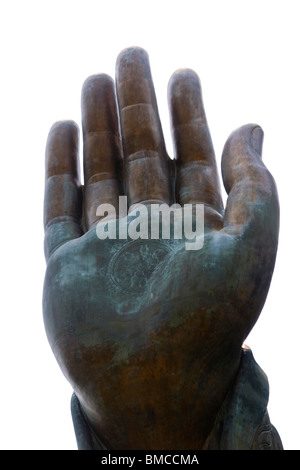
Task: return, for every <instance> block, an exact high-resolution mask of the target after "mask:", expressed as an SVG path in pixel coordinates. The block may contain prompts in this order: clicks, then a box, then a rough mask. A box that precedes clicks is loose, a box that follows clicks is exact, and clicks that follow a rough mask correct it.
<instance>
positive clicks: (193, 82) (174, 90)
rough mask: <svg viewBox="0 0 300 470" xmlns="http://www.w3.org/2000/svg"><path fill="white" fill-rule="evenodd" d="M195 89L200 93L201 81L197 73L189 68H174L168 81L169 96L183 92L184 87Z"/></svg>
mask: <svg viewBox="0 0 300 470" xmlns="http://www.w3.org/2000/svg"><path fill="white" fill-rule="evenodd" d="M187 87H188V88H189V89H195V88H196V89H197V91H198V92H199V91H200V93H201V83H200V78H199V76H198V74H197V73H196V72H195V71H194V70H192V69H190V68H182V69H178V70H176V71H175V72H174V73H173V74H172V75H171V78H170V80H169V83H168V94H169V97H172V96H176V95H178V94H181V93H182V92H185V90H186V88H187Z"/></svg>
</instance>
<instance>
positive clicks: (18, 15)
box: [0, 0, 300, 449]
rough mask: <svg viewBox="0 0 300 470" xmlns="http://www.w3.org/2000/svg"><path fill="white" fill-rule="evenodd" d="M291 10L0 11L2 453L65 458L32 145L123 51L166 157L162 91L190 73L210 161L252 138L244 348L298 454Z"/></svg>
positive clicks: (71, 440) (213, 6)
mask: <svg viewBox="0 0 300 470" xmlns="http://www.w3.org/2000/svg"><path fill="white" fill-rule="evenodd" d="M298 5H299V1H297V0H295V1H293V0H284V1H277V0H259V1H257V0H249V1H248V0H237V1H225V0H220V1H218V0H207V1H205V0H204V1H201V0H184V1H182V0H181V1H177V0H171V1H168V0H160V1H156V0H152V1H143V0H139V1H132V0H121V1H117V0H114V1H107V0H105V1H102V0H98V1H92V0H84V1H76V0H70V1H69V0H59V1H56V0H51V1H42V0H39V1H31V0H27V1H13V0H1V3H0V47H1V59H0V60H1V73H0V79H1V87H0V120H1V123H0V125H1V126H0V132H1V134H0V138H1V140H0V143H1V147H0V151H1V157H0V162H1V166H0V168H1V213H2V217H1V245H0V250H1V273H2V277H1V295H0V301H1V310H0V312H1V321H0V325H1V328H0V335H1V336H0V347H1V351H0V354H1V356H0V357H1V379H0V380H1V388H0V447H1V448H2V449H76V442H75V436H74V432H73V425H72V421H71V414H70V410H69V403H70V397H71V393H72V390H71V387H70V386H69V384H68V383H67V382H66V380H65V378H64V377H63V375H62V373H61V372H60V369H59V367H58V365H57V363H56V361H55V359H54V357H53V355H52V352H51V350H50V347H49V345H48V343H47V339H46V335H45V333H44V327H43V321H42V309H41V298H42V286H43V276H44V270H45V263H44V257H43V226H42V212H43V184H44V149H45V142H46V138H47V133H48V130H49V128H50V126H51V125H52V123H53V122H55V121H56V120H59V119H74V120H76V121H77V122H78V123H79V124H80V119H81V118H80V93H81V86H82V83H83V81H84V80H85V78H86V77H87V76H89V75H91V74H94V73H98V72H106V73H108V74H110V75H112V76H114V68H115V60H116V57H117V55H118V53H119V52H120V51H121V50H122V49H124V48H125V47H128V46H132V45H137V46H141V47H144V48H145V49H147V51H148V53H149V55H150V60H151V65H152V72H153V78H154V82H155V86H156V90H157V96H158V102H159V107H160V111H161V119H162V122H163V127H164V130H165V134H166V141H167V146H168V149H169V152H170V153H171V154H172V145H171V143H170V137H169V121H168V119H169V118H168V109H167V84H168V80H169V77H170V76H171V74H172V73H173V71H175V70H176V69H178V68H181V67H190V68H193V69H195V70H196V71H197V73H198V74H199V76H200V79H201V82H202V89H203V96H204V102H205V106H206V112H207V117H208V121H209V125H210V130H211V134H212V138H213V140H214V144H215V150H216V155H217V159H218V161H220V157H221V153H222V148H223V145H224V143H225V140H226V139H227V137H228V135H229V134H230V133H231V131H232V130H234V129H235V128H236V127H239V126H240V125H242V124H246V123H248V122H256V123H258V124H260V125H261V126H262V127H263V129H264V132H265V142H264V161H265V163H266V164H267V166H268V168H269V169H270V171H271V172H272V174H273V176H274V177H275V179H276V181H277V185H278V190H279V195H280V204H281V231H280V245H279V251H278V257H277V263H276V268H275V272H274V276H273V281H272V285H271V289H270V292H269V296H268V299H267V302H266V304H265V307H264V310H263V312H262V314H261V317H260V319H259V320H258V322H257V324H256V325H255V327H254V329H253V332H252V333H251V334H250V336H249V338H248V339H247V341H246V344H248V345H249V346H250V347H251V348H252V350H253V353H254V356H255V358H256V360H257V362H258V363H259V364H260V366H261V367H262V368H263V369H264V371H265V372H266V373H267V375H268V378H269V383H270V401H269V414H270V417H271V420H272V422H273V423H274V424H275V426H276V427H277V429H278V431H279V433H280V435H281V438H282V441H283V444H284V447H285V448H286V449H300V436H299V432H298V422H299V420H300V411H299V395H300V390H299V389H300V381H299V366H298V364H299V348H298V328H299V324H300V323H299V310H300V309H299V292H300V287H299V263H300V259H299V246H300V239H299V193H298V191H299V189H300V188H299V160H300V153H299V152H300V142H299V140H300V139H299V126H300V118H299V107H300V99H299V98H300V95H299V85H300V73H299V46H300V27H299V19H300V18H299V12H298Z"/></svg>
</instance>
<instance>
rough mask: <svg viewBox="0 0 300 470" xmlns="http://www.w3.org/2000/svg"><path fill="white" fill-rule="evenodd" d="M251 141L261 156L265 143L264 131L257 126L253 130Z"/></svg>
mask: <svg viewBox="0 0 300 470" xmlns="http://www.w3.org/2000/svg"><path fill="white" fill-rule="evenodd" d="M250 140H251V144H252V147H253V148H254V150H255V152H257V153H258V154H259V155H260V156H261V155H262V148H263V141H264V131H263V130H262V128H261V127H260V126H258V125H255V127H253V128H252V131H251V136H250Z"/></svg>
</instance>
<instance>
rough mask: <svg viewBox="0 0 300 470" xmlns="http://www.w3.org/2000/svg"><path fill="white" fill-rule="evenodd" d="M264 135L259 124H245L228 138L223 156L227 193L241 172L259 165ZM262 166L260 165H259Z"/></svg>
mask: <svg viewBox="0 0 300 470" xmlns="http://www.w3.org/2000/svg"><path fill="white" fill-rule="evenodd" d="M263 137H264V133H263V130H262V128H261V127H260V126H259V125H258V124H254V123H250V124H245V125H243V126H241V127H239V128H237V129H235V130H234V131H233V132H232V133H231V134H230V135H229V137H228V139H227V141H226V143H225V145H224V150H223V154H222V163H221V168H222V176H223V181H224V185H225V189H226V191H227V193H228V192H229V191H230V189H231V188H232V186H233V184H234V181H235V179H236V178H237V177H238V174H239V172H240V173H243V168H246V167H247V166H248V165H249V161H255V162H256V163H258V162H259V161H260V158H258V157H261V155H262V145H263ZM259 164H260V163H259Z"/></svg>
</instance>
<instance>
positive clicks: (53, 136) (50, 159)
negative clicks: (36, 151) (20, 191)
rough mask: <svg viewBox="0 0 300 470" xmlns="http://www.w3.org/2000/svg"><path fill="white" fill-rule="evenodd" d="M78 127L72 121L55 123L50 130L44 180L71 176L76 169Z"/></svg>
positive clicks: (77, 172)
mask: <svg viewBox="0 0 300 470" xmlns="http://www.w3.org/2000/svg"><path fill="white" fill-rule="evenodd" d="M78 146H79V126H78V125H77V123H76V122H75V121H73V120H62V121H56V122H55V123H54V124H53V125H52V126H51V128H50V131H49V134H48V139H47V144H46V178H48V177H50V176H53V175H58V174H72V175H74V176H75V177H76V178H77V177H78V175H79V169H78Z"/></svg>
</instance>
